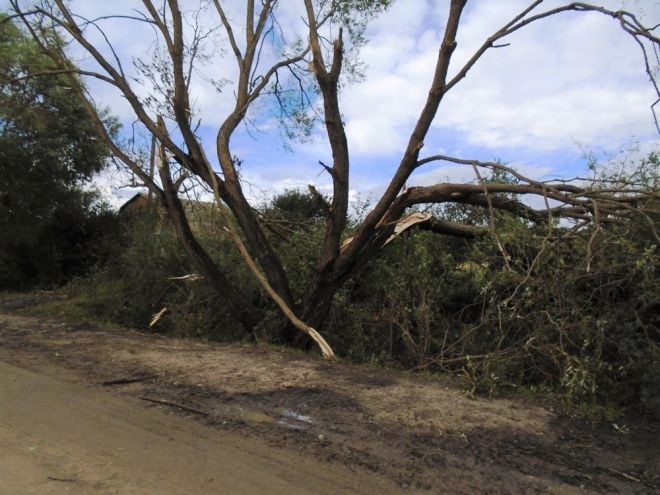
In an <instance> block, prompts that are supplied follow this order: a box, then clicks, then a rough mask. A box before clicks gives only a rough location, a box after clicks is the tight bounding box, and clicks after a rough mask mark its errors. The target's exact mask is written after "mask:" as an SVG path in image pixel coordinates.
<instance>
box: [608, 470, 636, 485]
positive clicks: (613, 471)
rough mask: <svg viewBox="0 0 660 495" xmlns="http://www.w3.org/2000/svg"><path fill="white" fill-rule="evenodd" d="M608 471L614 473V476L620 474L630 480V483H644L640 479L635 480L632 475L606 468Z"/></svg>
mask: <svg viewBox="0 0 660 495" xmlns="http://www.w3.org/2000/svg"><path fill="white" fill-rule="evenodd" d="M606 469H607V470H608V471H610V472H612V473H614V474H618V475H619V476H623V477H624V478H626V479H628V480H630V481H636V482H637V483H641V482H642V480H640V479H638V478H635V477H634V476H631V475H629V474H626V473H622V472H621V471H617V470H616V469H612V468H606Z"/></svg>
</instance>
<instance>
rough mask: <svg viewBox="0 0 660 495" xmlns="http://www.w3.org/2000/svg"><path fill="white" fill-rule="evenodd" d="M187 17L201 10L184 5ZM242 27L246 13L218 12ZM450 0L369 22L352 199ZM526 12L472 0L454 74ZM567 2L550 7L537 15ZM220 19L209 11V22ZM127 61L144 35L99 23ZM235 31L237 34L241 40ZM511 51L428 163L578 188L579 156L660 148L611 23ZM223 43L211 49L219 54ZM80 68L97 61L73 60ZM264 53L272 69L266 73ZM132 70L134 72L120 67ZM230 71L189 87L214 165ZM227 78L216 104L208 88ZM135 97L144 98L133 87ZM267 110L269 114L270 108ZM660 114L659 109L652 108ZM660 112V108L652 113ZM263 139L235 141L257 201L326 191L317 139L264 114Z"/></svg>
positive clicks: (259, 118) (467, 86)
mask: <svg viewBox="0 0 660 495" xmlns="http://www.w3.org/2000/svg"><path fill="white" fill-rule="evenodd" d="M70 3H71V4H72V8H73V10H79V11H80V12H81V13H82V14H84V15H87V16H92V15H100V14H103V13H106V12H110V11H112V12H113V13H117V12H130V10H131V9H132V8H138V7H139V4H140V2H136V1H130V0H116V1H115V2H111V3H110V2H108V3H106V2H105V1H101V0H85V1H84V2H81V1H72V2H70ZM184 3H185V4H186V5H187V6H188V7H190V8H191V9H192V8H193V7H195V6H197V5H198V4H199V2H198V1H192V0H191V1H186V2H184ZM224 3H225V4H226V5H227V8H228V12H229V14H230V17H231V18H232V19H234V20H235V21H236V22H237V25H240V20H241V19H242V17H243V14H242V13H241V6H242V4H243V2H241V1H240V0H231V1H228V2H224ZM448 3H449V2H448V1H445V0H396V1H394V3H393V5H392V7H391V8H390V10H389V11H387V12H385V13H384V14H382V15H381V16H380V17H379V18H378V19H376V20H375V21H374V22H372V23H371V25H370V26H369V29H368V31H367V38H368V39H369V40H370V41H369V43H368V44H367V45H366V46H365V47H364V48H363V49H362V51H361V61H362V62H363V64H364V67H365V70H364V73H365V79H364V81H363V82H361V83H355V84H351V85H348V86H345V87H344V88H343V90H342V93H341V108H342V112H343V114H344V120H345V123H346V129H347V133H348V138H349V146H350V150H351V156H352V159H351V167H352V174H351V192H352V195H353V197H357V196H361V197H367V196H369V195H373V194H377V193H378V191H379V190H381V189H382V188H384V186H385V184H386V183H387V181H388V179H389V177H390V176H391V174H392V172H393V171H394V169H395V168H396V165H397V164H398V161H399V158H400V155H401V153H402V150H403V149H404V147H405V143H406V141H407V138H408V134H409V133H410V131H411V129H412V127H413V126H414V123H415V120H416V118H417V115H418V113H419V111H420V109H421V107H422V104H423V101H424V99H425V97H426V94H427V92H428V87H429V84H430V80H431V77H432V73H433V69H434V64H435V59H436V56H437V50H438V48H439V42H440V39H441V37H442V28H443V26H444V23H445V20H446V15H447V10H448ZM530 3H531V1H530V0H528V1H519V0H506V1H503V0H472V2H468V7H467V9H466V11H465V13H464V16H463V18H462V23H461V28H460V30H459V35H458V47H457V50H456V52H455V56H454V59H453V62H452V65H451V67H450V73H451V72H455V71H456V70H458V68H460V67H461V66H462V62H464V61H465V60H467V58H468V57H469V56H470V55H471V54H472V52H473V51H474V50H475V49H476V47H477V46H479V45H480V44H481V43H482V42H483V40H484V39H485V38H486V37H487V36H488V35H490V34H492V33H493V32H494V31H496V30H497V29H498V28H499V27H501V26H502V25H503V24H505V23H506V22H507V21H508V20H510V19H511V18H512V17H513V16H515V15H516V14H517V13H518V12H519V11H520V10H522V9H523V8H524V7H525V6H527V5H529V4H530ZM562 3H565V2H559V1H552V0H548V1H546V2H545V3H544V4H543V5H542V6H541V7H540V9H539V10H546V9H549V8H552V7H555V6H557V5H559V4H562ZM597 3H598V4H603V5H605V6H607V7H608V8H612V9H615V10H616V9H619V8H627V9H629V10H631V11H633V12H635V13H638V14H639V16H640V18H641V19H642V20H644V21H645V22H646V24H647V25H655V24H657V23H659V22H660V3H659V2H658V1H656V0H627V1H621V0H600V1H599V2H597ZM280 4H281V8H282V9H281V12H280V22H281V24H282V26H283V29H285V31H286V32H287V34H288V35H289V36H290V37H291V39H293V37H294V36H295V33H302V32H303V31H302V29H303V26H302V25H301V22H300V14H301V11H300V8H301V5H302V2H300V1H297V0H280ZM215 21H216V19H215V18H214V17H213V15H212V11H210V12H209V13H208V14H207V15H205V16H204V19H203V23H204V22H206V23H208V25H209V26H210V25H211V24H212V23H214V22H215ZM104 29H106V31H107V34H108V36H109V38H110V39H111V40H112V42H113V44H114V45H115V48H116V49H117V51H118V52H119V53H120V56H121V57H122V58H123V59H124V60H126V61H130V60H131V58H134V57H145V58H148V57H149V53H150V52H149V50H150V49H151V48H152V47H153V44H152V35H151V33H150V32H149V30H144V29H142V28H140V27H136V26H133V25H132V24H130V23H128V22H126V21H108V22H106V23H105V24H104ZM238 30H239V31H240V26H239V29H238ZM505 41H507V42H509V43H510V46H508V47H505V48H499V49H494V50H491V51H489V52H488V53H487V54H486V55H485V57H484V58H483V59H482V60H481V61H480V62H479V63H478V64H477V66H475V68H474V69H473V70H472V71H471V72H470V73H469V75H468V77H467V78H466V79H464V80H463V81H462V82H461V83H460V84H459V85H458V86H456V87H455V88H454V90H452V92H451V93H449V95H448V96H447V97H446V99H445V101H444V102H443V104H442V105H441V107H440V110H439V113H438V115H437V117H436V120H435V121H434V124H433V126H432V129H431V131H430V133H429V136H428V137H427V139H426V141H425V148H424V149H423V151H422V156H428V155H433V154H437V153H442V154H448V155H453V156H457V157H462V158H474V159H480V160H493V159H501V160H503V161H505V162H508V163H510V164H511V165H513V166H515V167H516V168H518V169H519V170H521V171H523V172H524V173H527V174H529V175H532V176H534V177H545V178H547V177H560V176H563V177H566V176H574V175H577V174H579V173H582V172H584V170H585V161H584V159H583V158H582V155H583V152H584V151H585V150H586V151H589V152H592V153H595V154H596V155H598V156H609V155H612V154H616V153H617V152H619V151H620V150H622V149H626V148H627V147H629V146H630V144H631V143H633V142H636V143H638V145H639V147H640V148H641V149H642V152H645V151H648V150H650V149H658V148H659V144H660V143H659V141H658V134H657V131H656V129H655V126H654V122H653V117H652V114H651V111H650V109H649V106H650V105H651V104H652V103H653V102H654V101H655V99H656V95H655V93H654V91H653V87H652V85H651V84H650V82H649V81H648V77H647V75H646V74H645V72H644V65H643V59H642V56H641V51H640V49H639V47H638V46H637V45H636V43H635V42H634V40H633V39H632V38H631V37H630V36H628V35H627V34H626V33H624V32H623V31H622V30H621V28H620V27H619V26H618V23H617V22H616V21H613V20H612V19H609V18H606V17H604V16H602V15H599V14H594V13H568V14H562V15H560V16H557V17H555V18H551V19H548V20H544V21H541V22H539V23H536V24H533V25H530V26H528V27H527V28H525V29H523V30H521V31H520V32H518V33H516V34H514V35H513V36H511V37H510V38H508V39H507V40H505ZM222 44H223V39H222V36H220V35H218V36H217V38H216V39H215V40H214V44H213V45H209V46H208V47H207V49H208V53H209V55H213V56H215V55H217V54H218V47H219V46H222ZM72 54H73V56H74V57H75V58H76V59H77V60H78V62H79V64H81V65H82V66H87V65H89V66H92V65H93V64H92V63H91V61H90V60H89V58H87V57H85V56H84V54H83V53H82V52H81V51H79V50H76V49H75V48H73V50H72ZM268 55H269V52H268V51H267V53H266V57H265V60H266V61H268ZM126 64H127V66H130V62H126ZM235 75H236V71H235V69H234V68H233V58H232V57H230V56H229V55H227V56H224V57H217V58H214V62H213V63H209V64H207V65H206V66H205V67H203V68H201V69H200V71H199V73H198V75H196V76H195V79H194V81H193V84H192V88H193V94H192V96H193V99H194V101H196V108H197V111H198V115H199V118H201V119H202V123H203V125H202V127H201V128H200V134H201V136H202V137H203V138H204V141H205V145H206V147H207V150H208V154H209V156H211V157H212V156H214V154H215V153H214V136H215V132H216V129H217V126H218V123H219V122H220V121H221V120H222V117H223V116H224V115H226V113H227V111H228V109H229V108H230V105H231V103H232V98H231V96H232V84H233V83H234V82H235V80H236V77H235ZM212 78H215V79H225V80H227V81H228V82H227V84H226V86H225V87H224V89H223V92H222V93H221V94H218V93H217V92H216V91H215V90H214V89H213V88H212V87H211V85H210V84H209V83H208V79H212ZM90 88H91V90H92V92H93V94H94V96H95V98H96V99H97V101H98V102H99V103H102V104H106V105H109V106H110V107H111V108H112V111H113V112H114V113H115V114H117V115H118V116H119V117H120V118H121V119H122V121H123V122H124V123H125V125H126V126H127V128H129V127H130V122H131V121H132V120H133V117H132V115H131V112H130V111H129V109H128V106H127V105H126V103H125V101H123V99H122V98H121V96H120V95H118V94H117V93H113V92H112V91H111V89H110V88H108V87H106V86H104V85H103V84H102V83H98V82H90ZM136 90H137V91H138V92H140V93H141V94H147V93H148V92H149V87H148V86H143V87H136ZM263 105H264V106H263V107H262V108H266V109H267V108H268V107H267V105H268V104H267V103H265V102H264V103H263ZM658 106H659V107H660V105H658ZM658 110H659V111H660V108H659V109H658ZM253 116H254V118H255V125H256V127H253V128H250V129H249V131H250V132H248V130H247V129H242V130H241V131H240V132H239V133H238V134H237V135H236V136H235V138H234V140H233V141H232V145H233V147H234V153H235V154H237V155H239V156H240V157H241V158H242V159H243V160H244V165H243V167H242V173H243V177H244V178H245V180H246V181H247V182H248V183H249V184H251V185H252V186H253V189H252V190H253V193H251V195H252V196H253V197H254V199H255V201H258V200H259V199H260V198H263V197H265V196H268V195H270V194H273V193H276V192H281V191H282V190H284V189H287V188H293V187H306V186H307V184H315V185H316V186H317V187H319V188H320V189H321V190H324V191H326V192H329V189H328V186H329V181H328V177H327V174H325V173H323V172H322V169H321V167H320V166H319V165H318V161H319V160H322V161H324V162H330V161H331V159H330V152H329V148H328V145H327V142H326V140H325V139H324V135H323V129H321V128H320V127H319V128H317V129H315V131H314V133H313V135H312V138H311V139H310V140H308V141H306V142H303V143H295V142H289V143H288V147H289V148H290V149H286V148H287V147H286V146H284V144H283V142H282V139H281V135H280V134H281V133H280V132H279V130H278V129H277V126H276V123H275V122H274V120H273V119H271V118H269V117H268V112H257V113H255V114H254V115H253ZM447 178H448V179H450V180H453V181H458V180H470V179H471V178H472V170H471V169H470V168H467V167H460V166H447V165H444V166H438V165H429V166H427V167H426V168H423V169H421V170H419V171H418V172H417V173H416V174H415V176H414V177H413V178H412V179H411V181H410V184H409V185H414V184H432V183H436V182H440V181H444V180H446V179H447ZM125 180H126V178H125V177H124V176H123V175H121V174H108V175H106V176H105V177H103V178H102V179H101V180H99V185H100V186H101V187H102V188H103V190H104V191H105V193H106V194H109V195H114V196H115V197H116V198H119V199H115V200H114V201H115V203H117V202H120V201H121V198H124V197H126V196H129V195H130V194H132V192H133V190H131V189H127V188H119V186H120V185H122V182H125Z"/></svg>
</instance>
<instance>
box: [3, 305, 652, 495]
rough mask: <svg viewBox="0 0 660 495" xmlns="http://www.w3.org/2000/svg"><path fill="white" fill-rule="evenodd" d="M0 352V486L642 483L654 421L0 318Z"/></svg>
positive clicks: (125, 332)
mask: <svg viewBox="0 0 660 495" xmlns="http://www.w3.org/2000/svg"><path fill="white" fill-rule="evenodd" d="M0 362H2V363H3V364H0V495H5V494H6V495H22V494H23V493H38V494H42V493H46V494H48V493H51V494H52V493H55V494H59V493H76V494H78V493H82V494H94V495H95V494H106V493H117V494H133V493H137V494H139V493H145V494H150V493H159V494H160V493H162V494H170V493H172V494H174V493H186V494H193V495H194V494H224V493H227V494H240V493H250V494H260V493H270V494H272V493H287V494H294V493H347V494H349V493H350V494H353V493H365V494H368V493H375V494H386V493H447V494H475V493H494V494H509V493H511V494H528V493H556V494H572V493H579V494H583V493H594V494H596V493H608V494H609V493H625V494H640V495H641V494H649V493H660V449H658V438H660V427H659V425H658V424H657V423H650V422H648V421H646V420H644V419H643V418H628V419H626V420H624V421H623V422H622V421H617V422H600V423H591V422H586V421H583V420H578V419H575V418H571V417H568V416H566V415H563V414H561V413H558V412H557V411H556V410H554V409H553V407H552V406H551V405H542V404H538V403H536V404H534V403H530V402H529V401H527V402H525V401H521V400H513V399H509V400H504V399H487V398H474V397H470V396H469V395H466V394H465V393H464V392H463V391H462V390H461V389H460V388H458V387H456V386H454V385H453V384H452V383H451V382H450V381H446V380H444V379H441V378H438V377H429V376H423V375H413V374H406V373H400V372H396V371H392V370H383V369H374V368H367V367H360V366H354V365H350V364H345V363H336V364H329V363H326V362H324V361H322V360H320V359H316V358H315V357H314V356H309V355H305V354H303V353H300V352H294V351H288V350H283V349H275V348H272V347H271V348H269V347H259V346H241V345H223V344H217V343H211V342H201V341H196V340H185V339H173V338H165V337H162V336H158V335H153V334H146V333H140V332H137V331H134V330H129V329H124V328H118V327H112V326H101V325H98V324H96V323H90V322H82V323H81V322H64V321H60V320H57V319H53V318H43V317H28V316H19V315H16V314H1V313H0ZM7 363H9V364H7ZM104 383H105V384H106V385H103V384H104ZM145 399H148V400H145ZM154 401H156V402H154ZM178 406H182V407H178Z"/></svg>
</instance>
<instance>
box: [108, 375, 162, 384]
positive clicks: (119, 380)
mask: <svg viewBox="0 0 660 495" xmlns="http://www.w3.org/2000/svg"><path fill="white" fill-rule="evenodd" d="M156 377H158V375H146V376H136V377H133V378H117V379H116V380H108V381H105V382H101V385H103V386H108V385H124V384H127V383H138V382H143V381H145V380H150V379H152V378H156Z"/></svg>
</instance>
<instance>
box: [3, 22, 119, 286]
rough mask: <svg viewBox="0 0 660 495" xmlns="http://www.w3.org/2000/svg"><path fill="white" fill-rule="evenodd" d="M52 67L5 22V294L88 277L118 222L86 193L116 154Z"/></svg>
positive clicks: (37, 48)
mask: <svg viewBox="0 0 660 495" xmlns="http://www.w3.org/2000/svg"><path fill="white" fill-rule="evenodd" d="M1 20H2V18H1V17H0V21H1ZM52 42H53V43H56V42H57V40H56V38H53V40H52ZM51 69H52V63H50V62H49V59H48V58H47V57H46V56H45V55H44V54H43V53H42V52H41V50H40V47H39V46H38V45H37V44H36V43H35V42H34V41H33V40H32V39H31V38H27V37H26V36H25V35H24V34H23V33H22V32H21V31H19V30H18V29H17V28H16V26H15V25H14V24H12V23H8V22H0V177H1V178H2V179H1V180H0V289H18V288H22V289H25V288H29V287H34V286H57V285H61V284H62V283H63V282H64V281H66V280H67V279H69V278H70V277H71V276H74V275H80V274H81V273H84V271H85V270H86V268H87V267H89V266H91V265H92V264H94V263H95V262H97V261H98V260H99V259H100V258H101V257H102V253H101V251H102V250H101V246H102V242H101V241H100V239H99V237H101V236H103V235H105V233H106V231H107V229H108V228H109V227H110V223H111V222H112V215H111V214H110V213H109V212H108V211H107V209H105V208H104V207H103V206H102V205H100V204H98V202H97V201H96V197H95V195H94V194H93V193H91V192H89V191H86V190H85V189H84V188H83V187H82V185H83V183H84V182H85V181H86V180H88V179H89V178H90V177H91V176H92V174H94V173H95V172H98V171H99V170H100V169H101V168H102V167H103V166H104V165H105V163H106V159H107V158H108V155H109V153H108V148H107V147H106V146H105V145H104V144H103V143H102V142H101V141H100V140H99V139H98V138H97V137H96V132H95V129H94V126H93V125H92V122H91V120H90V119H89V117H88V114H87V113H86V111H85V109H84V107H83V105H82V103H81V102H80V100H79V99H78V98H77V97H76V95H75V93H73V92H72V91H71V85H72V81H71V79H70V78H69V77H66V76H63V75H61V76H53V75H47V74H46V73H47V72H48V71H49V70H51ZM30 74H32V75H33V76H32V77H30V76H28V75H30ZM36 74H42V75H41V76H39V75H36ZM106 120H107V121H108V123H109V124H110V125H111V126H112V125H113V124H112V121H111V119H108V118H106ZM115 128H116V126H115Z"/></svg>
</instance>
